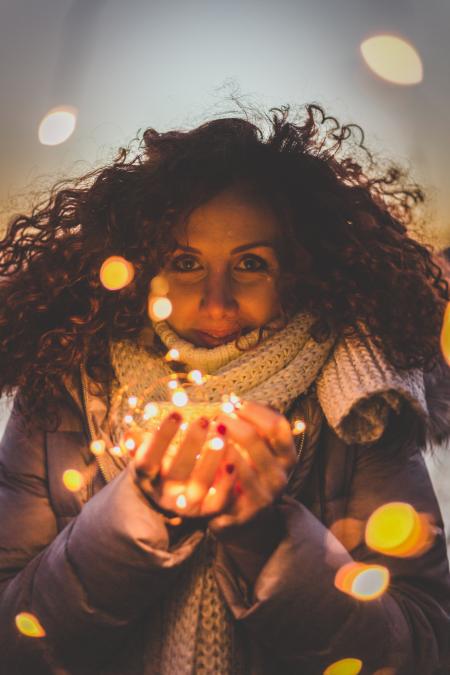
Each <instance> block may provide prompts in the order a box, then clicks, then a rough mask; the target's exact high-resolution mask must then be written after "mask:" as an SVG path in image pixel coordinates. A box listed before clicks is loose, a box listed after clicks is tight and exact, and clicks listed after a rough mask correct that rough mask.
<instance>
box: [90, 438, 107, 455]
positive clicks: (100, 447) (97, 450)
mask: <svg viewBox="0 0 450 675" xmlns="http://www.w3.org/2000/svg"><path fill="white" fill-rule="evenodd" d="M89 448H90V451H91V452H92V454H93V455H95V456H98V455H103V453H104V452H105V449H106V444H105V441H103V440H102V439H98V440H96V441H92V443H91V444H90V446H89Z"/></svg>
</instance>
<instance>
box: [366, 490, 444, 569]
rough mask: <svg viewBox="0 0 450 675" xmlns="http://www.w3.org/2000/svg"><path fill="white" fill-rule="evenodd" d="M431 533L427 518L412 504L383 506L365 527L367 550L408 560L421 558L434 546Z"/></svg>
mask: <svg viewBox="0 0 450 675" xmlns="http://www.w3.org/2000/svg"><path fill="white" fill-rule="evenodd" d="M433 539H434V529H433V527H432V523H431V522H430V521H429V519H428V517H427V516H426V514H419V513H417V511H416V510H415V508H414V507H413V506H412V505H411V504H407V503H406V502H390V503H388V504H383V505H382V506H380V507H379V508H378V509H376V510H375V511H374V512H373V513H372V514H371V516H370V518H369V520H368V521H367V524H366V531H365V540H366V544H367V546H368V547H369V548H371V549H373V550H374V551H379V552H380V553H384V554H385V555H390V556H396V557H399V558H408V557H413V556H416V555H420V554H422V553H423V552H424V551H425V550H427V549H428V548H429V547H430V546H431V545H432V543H433Z"/></svg>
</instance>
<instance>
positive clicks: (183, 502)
mask: <svg viewBox="0 0 450 675" xmlns="http://www.w3.org/2000/svg"><path fill="white" fill-rule="evenodd" d="M175 503H176V505H177V507H178V508H179V509H185V508H186V504H187V502H186V497H185V496H184V495H178V497H177V499H176V502H175Z"/></svg>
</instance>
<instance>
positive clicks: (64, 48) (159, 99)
mask: <svg viewBox="0 0 450 675" xmlns="http://www.w3.org/2000/svg"><path fill="white" fill-rule="evenodd" d="M449 26H450V3H449V2H448V0H429V2H427V3H424V2H419V0H395V2H392V0H338V1H336V0H321V1H320V2H317V0H278V2H277V3H274V2H271V1H270V2H269V1H268V0H259V1H258V2H256V1H255V0H227V2H218V1H216V0H184V1H183V2H182V1H181V0H128V1H127V2H126V3H125V2H123V0H38V1H36V0H1V5H0V87H1V92H2V100H1V106H0V121H1V123H0V144H1V149H2V152H1V157H0V232H1V231H4V229H5V227H6V226H7V223H8V220H9V218H10V217H11V216H12V215H13V214H15V213H17V212H19V211H21V210H22V211H23V210H27V209H28V208H30V206H31V204H32V203H33V202H35V201H36V199H38V198H39V196H40V194H41V193H42V191H45V189H46V188H48V187H50V186H51V185H52V184H53V183H54V182H55V180H57V179H59V178H63V177H68V176H71V175H80V174H83V173H85V172H87V171H89V170H90V169H93V168H95V167H97V166H99V165H100V164H102V163H104V162H106V161H109V160H110V159H111V158H112V157H113V156H114V155H115V153H116V151H117V149H118V148H119V147H120V146H124V145H125V146H126V145H128V144H129V142H130V141H131V140H132V139H133V138H135V137H136V136H137V135H140V133H142V130H143V129H145V128H146V127H148V126H152V127H154V128H156V129H158V130H159V131H166V130H168V129H171V128H184V129H188V128H191V127H192V126H197V125H198V124H200V123H201V122H203V121H206V120H207V119H210V118H212V117H218V116H222V115H227V114H230V111H231V110H234V111H236V106H235V105H234V104H233V102H232V101H231V100H230V95H234V96H238V97H240V98H241V99H242V101H243V102H244V103H249V104H251V105H256V106H258V107H259V108H261V109H263V110H266V111H268V110H269V108H270V107H274V106H280V105H284V104H291V105H292V106H293V107H295V106H301V105H302V104H304V103H306V102H317V103H320V104H321V105H323V106H324V107H325V109H326V111H327V113H328V114H331V115H334V116H336V117H337V118H338V119H339V121H341V122H343V123H350V122H353V123H357V124H360V125H361V126H362V127H363V129H364V131H365V135H366V144H367V146H368V147H369V148H370V149H372V150H373V151H374V153H375V155H376V156H377V157H379V158H381V159H383V158H387V159H392V160H394V161H395V162H398V163H399V164H401V165H402V166H404V167H405V168H407V169H409V171H410V176H411V178H412V179H413V180H416V181H417V182H419V183H420V184H421V185H422V186H423V188H424V190H425V192H426V195H427V202H426V209H425V222H426V230H425V233H424V236H425V238H426V239H427V240H429V241H430V242H431V243H433V244H434V245H435V246H436V248H441V247H444V246H449V245H450V190H449V189H448V186H447V161H448V155H449V151H450V134H449V130H448V108H449V105H450V49H449V47H448V30H449ZM5 406H6V407H5ZM7 414H8V411H7V405H6V404H5V403H3V408H2V410H1V411H0V433H1V432H2V426H3V425H4V423H5V421H6V418H7ZM449 454H450V453H447V456H446V455H445V453H443V452H439V451H438V452H437V453H436V459H435V460H433V461H432V460H430V461H429V464H430V470H431V472H432V476H433V480H434V482H435V486H436V490H437V492H438V496H439V499H440V501H441V504H442V507H443V509H444V511H445V513H446V519H447V522H450V490H448V489H446V485H445V483H447V484H448V483H449V479H450V458H449V456H448V455H449Z"/></svg>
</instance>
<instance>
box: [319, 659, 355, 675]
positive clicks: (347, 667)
mask: <svg viewBox="0 0 450 675" xmlns="http://www.w3.org/2000/svg"><path fill="white" fill-rule="evenodd" d="M362 667H363V663H362V661H361V659H341V660H340V661H335V662H334V663H332V664H331V665H330V666H328V668H326V669H325V670H324V671H323V675H358V673H360V672H361V668H362Z"/></svg>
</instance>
